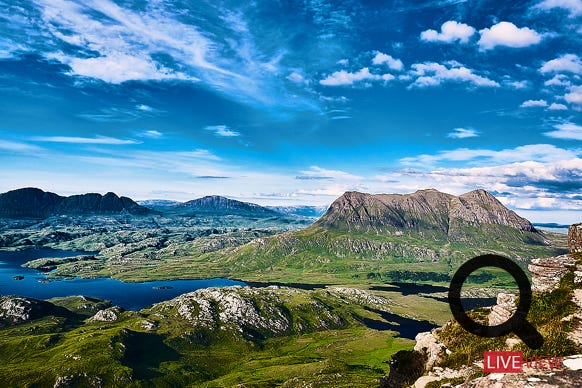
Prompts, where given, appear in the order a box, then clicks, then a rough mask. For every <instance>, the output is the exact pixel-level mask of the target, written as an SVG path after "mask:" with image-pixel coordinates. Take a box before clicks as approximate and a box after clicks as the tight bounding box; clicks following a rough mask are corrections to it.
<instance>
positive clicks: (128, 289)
mask: <svg viewBox="0 0 582 388" xmlns="http://www.w3.org/2000/svg"><path fill="white" fill-rule="evenodd" d="M85 254H91V253H89V252H74V251H65V250H56V249H46V248H43V249H30V250H24V251H17V252H9V251H2V250H0V295H18V296H25V297H29V298H36V299H50V298H54V297H59V296H70V295H85V296H90V297H94V298H100V299H107V300H110V301H111V302H112V303H113V305H117V306H121V307H123V308H125V309H127V310H139V309H142V308H144V307H147V306H151V305H152V304H154V303H158V302H162V301H165V300H169V299H172V298H175V297H176V296H178V295H181V294H185V293H187V292H192V291H195V290H198V289H200V288H207V287H226V286H235V285H240V286H244V285H245V283H243V282H241V281H236V280H230V279H222V278H216V279H202V280H168V281H153V282H142V283H124V282H122V281H120V280H116V279H111V278H98V279H80V278H76V279H70V280H52V279H51V281H50V282H48V283H42V282H39V280H41V281H42V280H44V279H46V276H45V274H44V273H42V272H41V271H38V270H36V269H32V268H24V267H21V265H22V264H24V263H25V262H27V261H30V260H34V259H39V258H43V257H69V256H79V255H85ZM14 276H24V279H22V280H14V279H13V277H14Z"/></svg>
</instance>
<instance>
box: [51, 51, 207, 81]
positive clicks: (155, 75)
mask: <svg viewBox="0 0 582 388" xmlns="http://www.w3.org/2000/svg"><path fill="white" fill-rule="evenodd" d="M51 57H52V58H53V59H58V60H59V61H60V62H62V63H65V64H67V65H69V66H70V67H71V71H69V72H68V74H69V75H77V76H83V77H89V78H96V79H100V80H103V81H105V82H108V83H112V84H120V83H123V82H126V81H139V80H155V81H161V80H169V79H178V80H188V81H196V80H197V78H195V77H191V76H187V75H186V74H184V73H180V72H175V71H173V70H171V69H168V68H166V67H164V66H161V65H160V64H158V63H156V62H155V61H154V60H152V59H151V58H150V57H149V56H148V55H147V54H145V55H144V54H142V55H141V56H138V55H136V56H132V55H127V54H123V53H111V54H108V55H105V56H101V57H96V58H73V57H70V56H67V55H64V54H62V53H59V54H55V55H52V56H51Z"/></svg>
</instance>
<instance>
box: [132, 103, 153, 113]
mask: <svg viewBox="0 0 582 388" xmlns="http://www.w3.org/2000/svg"><path fill="white" fill-rule="evenodd" d="M135 107H136V109H137V110H141V111H142V112H153V111H154V108H152V107H151V106H149V105H145V104H140V105H136V106H135Z"/></svg>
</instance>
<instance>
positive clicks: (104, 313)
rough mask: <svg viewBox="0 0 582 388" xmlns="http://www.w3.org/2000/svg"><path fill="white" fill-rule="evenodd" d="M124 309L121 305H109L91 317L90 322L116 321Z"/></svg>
mask: <svg viewBox="0 0 582 388" xmlns="http://www.w3.org/2000/svg"><path fill="white" fill-rule="evenodd" d="M122 311H123V310H122V309H121V307H119V306H114V307H109V308H107V309H105V310H99V311H97V313H95V315H93V316H92V317H91V318H89V322H114V321H117V320H118V319H119V316H120V315H121V313H122Z"/></svg>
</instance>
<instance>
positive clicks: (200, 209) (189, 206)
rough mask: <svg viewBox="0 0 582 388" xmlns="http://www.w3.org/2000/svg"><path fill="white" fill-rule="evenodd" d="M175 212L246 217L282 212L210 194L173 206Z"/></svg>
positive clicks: (275, 214) (274, 214)
mask: <svg viewBox="0 0 582 388" xmlns="http://www.w3.org/2000/svg"><path fill="white" fill-rule="evenodd" d="M173 212H177V213H179V214H182V215H190V216H194V215H214V216H216V215H237V216H245V217H276V216H281V214H280V213H278V212H276V211H273V210H271V209H267V208H265V207H263V206H259V205H256V204H254V203H249V202H241V201H237V200H234V199H229V198H226V197H221V196H219V195H209V196H206V197H203V198H198V199H194V200H192V201H188V202H184V203H181V204H178V205H175V206H173Z"/></svg>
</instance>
